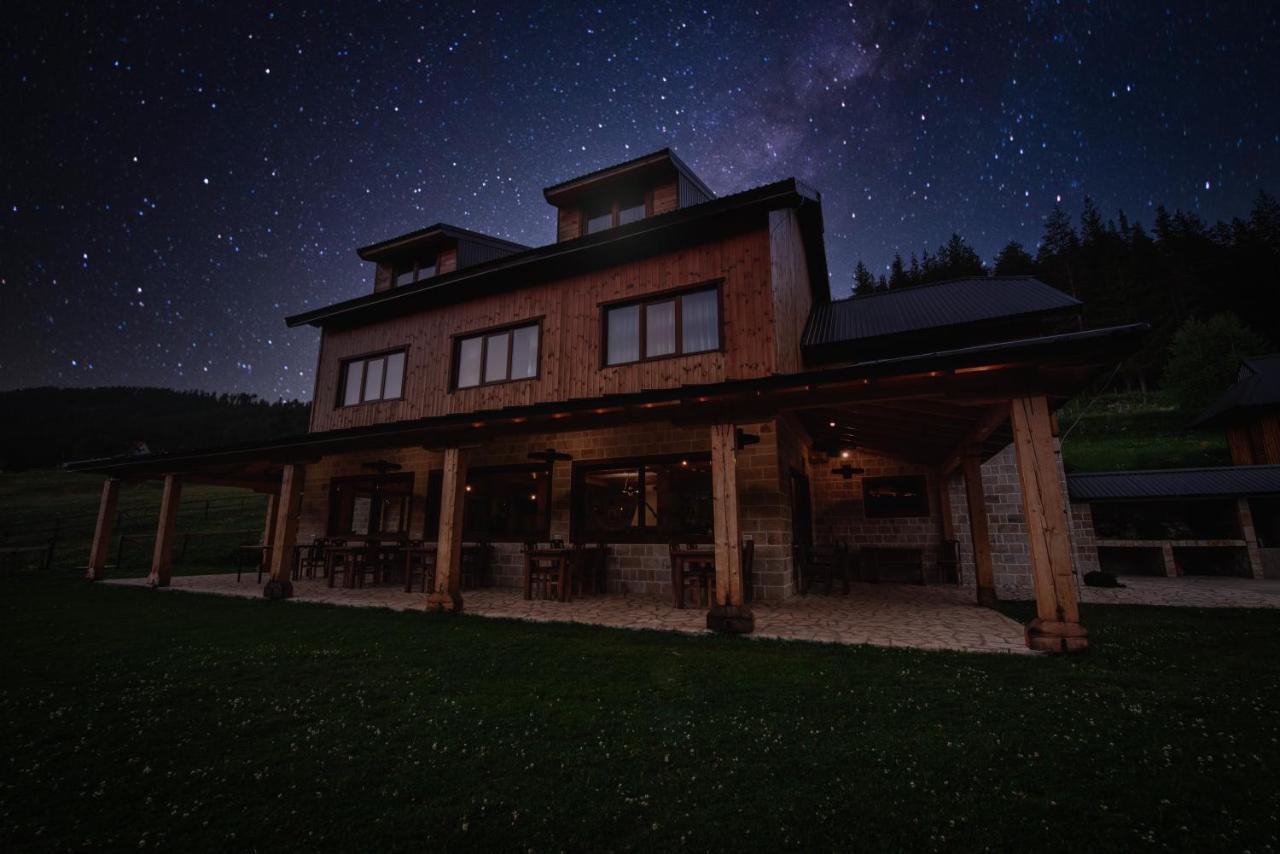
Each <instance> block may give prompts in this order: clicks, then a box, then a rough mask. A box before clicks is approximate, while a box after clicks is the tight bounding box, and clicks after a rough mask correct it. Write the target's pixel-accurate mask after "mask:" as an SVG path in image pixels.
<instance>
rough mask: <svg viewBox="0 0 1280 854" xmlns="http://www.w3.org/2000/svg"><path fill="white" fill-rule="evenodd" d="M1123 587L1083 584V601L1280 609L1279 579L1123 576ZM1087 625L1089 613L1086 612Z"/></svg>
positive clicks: (1191, 606) (1121, 581) (1190, 606)
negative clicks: (1088, 585)
mask: <svg viewBox="0 0 1280 854" xmlns="http://www.w3.org/2000/svg"><path fill="white" fill-rule="evenodd" d="M1120 583H1122V584H1124V585H1125V586H1124V587H1120V588H1107V587H1084V588H1082V589H1081V590H1082V592H1081V597H1080V598H1081V601H1082V602H1092V603H1096V604H1101V605H1169V606H1174V607H1179V608H1280V581H1277V580H1275V579H1267V578H1257V579H1255V578H1211V577H1205V576H1183V577H1182V578H1144V577H1142V576H1133V575H1126V576H1121V578H1120ZM1084 619H1085V623H1086V625H1087V624H1088V615H1085V618H1084Z"/></svg>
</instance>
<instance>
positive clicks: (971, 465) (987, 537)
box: [960, 454, 996, 608]
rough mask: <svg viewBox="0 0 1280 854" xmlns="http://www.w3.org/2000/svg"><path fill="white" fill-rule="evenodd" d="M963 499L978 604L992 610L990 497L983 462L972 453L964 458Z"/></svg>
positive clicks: (993, 574)
mask: <svg viewBox="0 0 1280 854" xmlns="http://www.w3.org/2000/svg"><path fill="white" fill-rule="evenodd" d="M960 471H961V473H962V474H963V475H964V496H965V503H966V506H967V507H968V508H969V536H970V539H972V540H973V579H974V585H975V586H976V587H977V596H978V604H979V605H982V606H983V607H984V608H993V607H995V604H996V581H995V571H994V570H993V569H992V560H991V532H990V530H989V526H988V520H987V498H986V493H985V492H984V490H983V487H982V459H981V458H980V457H976V456H973V455H972V454H970V455H968V456H965V457H963V458H961V460H960Z"/></svg>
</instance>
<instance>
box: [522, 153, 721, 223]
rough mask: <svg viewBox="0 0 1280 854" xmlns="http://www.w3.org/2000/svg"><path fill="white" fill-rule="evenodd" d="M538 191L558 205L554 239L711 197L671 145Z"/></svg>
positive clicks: (682, 206)
mask: <svg viewBox="0 0 1280 854" xmlns="http://www.w3.org/2000/svg"><path fill="white" fill-rule="evenodd" d="M542 195H543V196H545V197H546V199H547V201H548V202H550V203H551V204H553V205H555V206H556V208H557V210H558V214H557V217H556V241H557V242H564V241H566V240H574V239H576V238H578V237H582V236H584V235H587V234H595V233H596V232H600V231H604V230H606V229H610V228H616V227H617V226H620V225H626V224H627V223H629V222H635V221H636V220H639V219H644V218H645V217H650V216H658V215H659V214H664V213H669V212H670V211H674V210H676V209H678V208H687V207H689V206H690V205H696V204H700V203H701V202H706V201H710V200H711V199H714V198H715V193H713V192H711V190H710V189H709V188H708V187H707V185H706V184H704V183H702V180H701V179H700V178H698V176H697V175H695V174H693V170H691V169H690V168H689V167H688V166H686V165H685V164H684V162H683V161H682V160H681V159H680V158H679V157H676V155H675V153H674V152H673V151H672V150H671V149H669V148H664V149H662V150H661V151H655V152H654V153H653V154H646V155H644V156H643V157H637V158H636V159H634V160H628V161H627V162H626V163H619V164H617V165H616V166H608V167H605V168H604V169H599V170H597V171H595V172H590V173H588V174H586V175H582V176H579V177H577V178H571V179H569V180H568V181H563V182H561V183H559V184H555V185H554V186H551V187H547V188H546V189H545V190H543V191H542Z"/></svg>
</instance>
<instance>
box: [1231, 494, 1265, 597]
mask: <svg viewBox="0 0 1280 854" xmlns="http://www.w3.org/2000/svg"><path fill="white" fill-rule="evenodd" d="M1236 514H1237V515H1238V516H1239V518H1240V536H1241V537H1242V538H1243V539H1244V547H1245V551H1246V552H1248V555H1249V574H1250V575H1252V576H1253V577H1254V578H1262V577H1264V573H1263V567H1262V552H1261V551H1260V550H1259V548H1258V532H1257V529H1255V528H1254V527H1253V508H1252V507H1250V506H1249V499H1248V498H1243V497H1242V498H1237V499H1236Z"/></svg>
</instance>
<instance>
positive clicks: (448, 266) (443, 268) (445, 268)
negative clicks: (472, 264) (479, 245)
mask: <svg viewBox="0 0 1280 854" xmlns="http://www.w3.org/2000/svg"><path fill="white" fill-rule="evenodd" d="M456 269H458V250H457V249H441V250H440V254H439V255H437V256H436V275H437V276H441V275H444V274H445V273H452V272H453V271H454V270H456Z"/></svg>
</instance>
